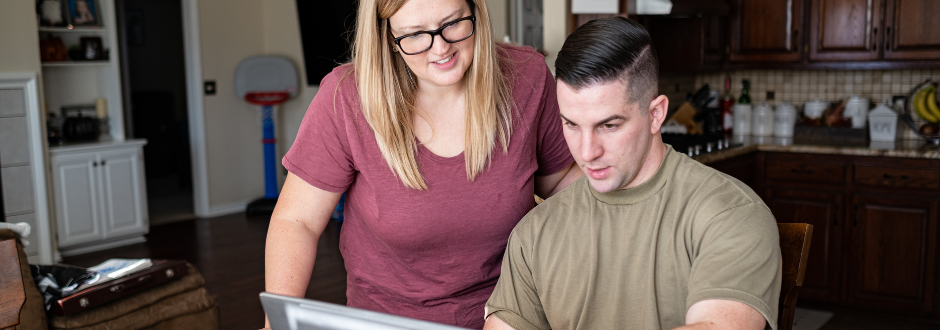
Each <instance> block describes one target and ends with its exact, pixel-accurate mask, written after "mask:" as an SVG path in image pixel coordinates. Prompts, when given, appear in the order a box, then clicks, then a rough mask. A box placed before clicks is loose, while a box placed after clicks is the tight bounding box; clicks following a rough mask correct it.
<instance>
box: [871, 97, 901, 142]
mask: <svg viewBox="0 0 940 330" xmlns="http://www.w3.org/2000/svg"><path fill="white" fill-rule="evenodd" d="M868 117H869V118H868V134H869V135H870V137H871V140H872V141H882V142H894V139H895V137H896V136H897V132H898V113H897V112H894V110H891V108H889V107H888V106H886V105H884V104H881V105H878V106H877V107H875V109H874V110H872V111H871V113H869V114H868Z"/></svg>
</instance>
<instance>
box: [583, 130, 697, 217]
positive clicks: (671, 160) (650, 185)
mask: <svg viewBox="0 0 940 330" xmlns="http://www.w3.org/2000/svg"><path fill="white" fill-rule="evenodd" d="M678 160H679V159H678V157H677V156H676V155H675V153H674V152H673V151H672V146H670V145H668V144H667V145H666V153H665V156H664V157H663V160H662V162H660V163H659V168H657V169H656V173H655V174H653V176H652V177H650V178H649V180H646V182H643V183H642V184H640V185H639V186H636V187H633V188H627V189H618V190H614V191H611V192H606V193H601V192H598V191H597V190H594V187H591V183H590V181H589V182H587V185H588V189H589V190H590V191H591V195H593V196H594V198H596V199H597V200H599V201H601V202H604V203H606V204H616V205H628V204H636V203H639V202H642V201H644V200H646V199H647V198H650V197H651V196H653V195H654V194H656V193H658V192H659V191H660V190H662V189H663V187H664V186H666V182H667V181H669V178H668V177H667V174H666V172H669V171H668V169H670V168H672V167H674V166H675V164H676V162H677V161H678Z"/></svg>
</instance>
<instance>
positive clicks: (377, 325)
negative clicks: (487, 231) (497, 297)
mask: <svg viewBox="0 0 940 330" xmlns="http://www.w3.org/2000/svg"><path fill="white" fill-rule="evenodd" d="M261 305H262V306H264V312H265V313H266V314H267V315H268V319H269V320H270V321H271V329H272V330H340V329H342V330H346V329H351V330H355V329H362V330H406V329H407V330H418V329H421V330H459V329H464V328H458V327H454V326H449V325H443V324H439V323H433V322H428V321H421V320H416V319H411V318H407V317H401V316H397V315H391V314H384V313H378V312H373V311H367V310H364V309H358V308H352V307H346V306H343V305H337V304H330V303H325V302H321V301H314V300H309V299H301V298H294V297H287V296H281V295H276V294H271V293H267V292H262V293H261ZM480 317H483V316H482V315H480Z"/></svg>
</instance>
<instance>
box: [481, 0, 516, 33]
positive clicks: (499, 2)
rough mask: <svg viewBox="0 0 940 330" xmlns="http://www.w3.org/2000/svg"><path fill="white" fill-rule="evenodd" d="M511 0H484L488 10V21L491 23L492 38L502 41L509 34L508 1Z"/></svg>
mask: <svg viewBox="0 0 940 330" xmlns="http://www.w3.org/2000/svg"><path fill="white" fill-rule="evenodd" d="M510 1H512V0H486V8H488V9H489V10H490V23H491V24H492V25H493V38H494V39H496V40H497V41H502V40H503V36H505V35H508V34H509V20H508V19H509V2H510Z"/></svg>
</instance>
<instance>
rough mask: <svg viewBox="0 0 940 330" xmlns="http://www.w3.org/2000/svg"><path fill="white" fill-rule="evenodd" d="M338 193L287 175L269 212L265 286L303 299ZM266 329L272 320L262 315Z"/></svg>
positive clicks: (271, 290) (265, 251) (265, 249)
mask: <svg viewBox="0 0 940 330" xmlns="http://www.w3.org/2000/svg"><path fill="white" fill-rule="evenodd" d="M340 196H342V194H341V193H334V192H329V191H325V190H322V189H320V188H317V187H314V186H312V185H310V184H309V183H307V182H305V181H304V180H303V179H300V178H299V177H297V176H296V175H294V174H293V173H288V174H287V180H286V181H285V182H284V187H283V188H281V195H280V197H279V198H278V201H277V206H276V207H275V208H274V213H273V214H272V215H271V224H270V225H269V226H268V237H267V241H266V243H265V247H264V289H265V291H267V292H270V293H275V294H280V295H285V296H291V297H299V298H303V297H304V295H305V293H306V292H307V284H309V283H310V274H311V272H313V265H314V262H315V260H316V256H317V242H318V241H319V240H320V235H321V234H322V233H323V231H324V230H325V229H326V225H327V224H329V221H330V215H332V214H333V209H334V208H336V203H337V202H339V198H340ZM264 323H265V328H270V327H271V323H270V322H269V321H268V319H267V317H265V322H264Z"/></svg>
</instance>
